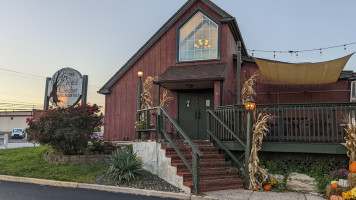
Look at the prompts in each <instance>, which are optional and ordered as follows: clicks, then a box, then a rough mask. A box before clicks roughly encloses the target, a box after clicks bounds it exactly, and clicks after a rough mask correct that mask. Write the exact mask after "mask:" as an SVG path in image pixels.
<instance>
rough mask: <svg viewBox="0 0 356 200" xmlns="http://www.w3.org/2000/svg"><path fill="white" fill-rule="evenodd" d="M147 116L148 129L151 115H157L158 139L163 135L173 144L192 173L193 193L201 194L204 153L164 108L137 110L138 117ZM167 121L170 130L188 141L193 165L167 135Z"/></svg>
mask: <svg viewBox="0 0 356 200" xmlns="http://www.w3.org/2000/svg"><path fill="white" fill-rule="evenodd" d="M143 112H144V113H145V114H146V120H145V121H146V123H147V124H146V127H149V124H150V119H151V116H150V114H153V113H155V112H156V113H155V114H156V115H157V117H156V131H157V132H156V133H157V134H156V139H161V138H162V137H161V134H162V133H163V135H164V137H165V138H166V139H167V140H168V142H169V143H170V144H171V146H172V147H173V149H174V150H175V151H176V152H177V154H178V155H179V157H180V158H181V159H182V161H183V163H184V164H185V165H186V166H187V168H188V169H189V171H190V173H191V174H192V177H193V191H192V192H193V193H194V194H199V193H200V158H201V157H203V153H202V152H201V151H200V150H199V149H198V147H197V146H196V145H195V144H194V143H193V141H192V140H191V139H190V138H189V137H188V135H187V134H186V133H185V132H184V131H183V129H182V128H181V127H180V126H179V124H178V123H177V122H176V121H175V120H174V119H173V117H172V116H171V115H170V114H169V113H168V112H167V110H166V109H164V108H163V107H154V108H149V109H143V110H137V115H138V116H139V115H140V113H143ZM166 119H168V120H169V123H170V124H171V126H169V127H170V129H172V128H173V127H174V128H175V129H176V130H177V132H178V133H179V134H180V135H181V136H182V137H183V138H184V139H185V140H186V141H187V143H188V144H189V146H190V147H191V149H192V164H190V163H189V162H188V160H187V159H186V158H185V157H184V155H183V153H182V152H181V151H180V150H179V148H178V147H177V144H176V142H174V140H173V137H172V138H171V136H169V134H168V133H167V125H166Z"/></svg>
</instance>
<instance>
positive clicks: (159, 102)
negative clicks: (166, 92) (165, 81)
mask: <svg viewBox="0 0 356 200" xmlns="http://www.w3.org/2000/svg"><path fill="white" fill-rule="evenodd" d="M160 88H161V85H160V84H157V107H158V106H160V105H161V90H160ZM160 115H161V109H157V116H156V141H157V140H160V139H162V134H161V126H160V121H161V120H160Z"/></svg>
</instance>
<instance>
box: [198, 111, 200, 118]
mask: <svg viewBox="0 0 356 200" xmlns="http://www.w3.org/2000/svg"><path fill="white" fill-rule="evenodd" d="M198 119H200V111H199V113H198Z"/></svg>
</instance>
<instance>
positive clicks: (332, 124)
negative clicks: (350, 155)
mask: <svg viewBox="0 0 356 200" xmlns="http://www.w3.org/2000/svg"><path fill="white" fill-rule="evenodd" d="M214 112H215V114H216V115H217V116H218V117H219V118H220V120H222V121H223V122H224V123H225V126H227V127H229V129H230V130H232V131H234V133H235V135H237V136H238V137H239V138H240V139H241V140H245V135H246V134H245V132H246V131H245V130H246V128H245V126H246V110H245V108H244V107H242V106H224V107H219V108H218V109H216V110H215V111H214ZM256 112H267V113H270V114H271V115H273V116H275V117H274V119H273V120H272V121H271V122H270V124H269V127H270V132H269V134H267V136H266V137H265V139H264V140H265V141H271V142H309V143H340V142H343V141H344V136H345V135H346V132H345V128H346V126H347V124H348V123H349V122H350V121H353V122H355V118H356V115H355V114H356V103H337V104H278V105H257V109H256ZM209 124H210V126H211V128H212V129H213V131H214V132H215V133H217V135H216V136H217V138H219V139H220V140H221V141H234V140H235V139H234V137H233V136H232V135H231V134H230V133H229V132H228V130H227V129H226V128H225V127H223V126H222V125H221V124H220V123H219V122H218V121H216V120H214V119H212V120H211V121H210V122H209Z"/></svg>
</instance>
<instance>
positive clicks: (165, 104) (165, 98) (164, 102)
mask: <svg viewBox="0 0 356 200" xmlns="http://www.w3.org/2000/svg"><path fill="white" fill-rule="evenodd" d="M173 99H174V98H173V97H171V96H168V90H167V89H165V90H164V91H163V96H162V99H161V101H160V106H163V107H168V106H169V104H170V103H171V101H173Z"/></svg>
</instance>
